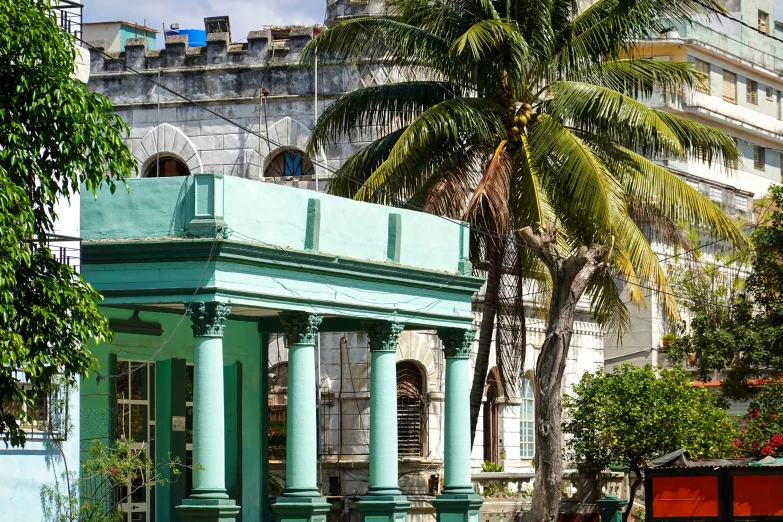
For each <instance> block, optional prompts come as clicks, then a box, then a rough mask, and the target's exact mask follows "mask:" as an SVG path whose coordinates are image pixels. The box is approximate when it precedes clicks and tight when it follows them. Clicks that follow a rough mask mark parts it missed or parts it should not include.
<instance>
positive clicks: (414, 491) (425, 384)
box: [88, 1, 604, 520]
mask: <svg viewBox="0 0 783 522" xmlns="http://www.w3.org/2000/svg"><path fill="white" fill-rule="evenodd" d="M367 8H368V6H367V4H358V3H354V2H343V1H340V2H331V3H330V4H329V6H328V9H327V14H328V18H327V20H326V24H327V25H328V24H330V23H332V22H334V21H335V20H339V19H343V18H344V17H347V16H352V15H355V14H357V13H360V12H363V11H364V10H365V9H367ZM377 8H378V6H376V5H375V4H373V3H371V4H370V5H369V9H371V10H372V9H377ZM321 30H322V27H320V26H290V27H272V28H266V29H263V30H260V31H252V32H250V33H249V34H248V35H247V39H246V40H247V41H246V42H245V43H232V42H230V41H229V36H228V34H227V33H217V34H210V35H208V38H207V45H206V47H196V48H194V47H190V46H188V42H187V37H184V36H175V37H167V38H166V42H165V48H163V49H157V50H153V51H150V50H147V48H146V43H145V42H144V41H143V40H142V39H139V40H138V41H137V40H134V39H129V40H127V41H126V43H125V52H124V53H113V52H108V51H107V50H106V46H105V44H104V43H103V42H91V45H92V46H93V50H92V52H91V76H90V82H89V84H88V86H89V88H90V89H91V90H92V91H94V92H99V93H101V94H104V95H106V96H108V97H109V98H110V99H111V101H112V103H113V105H114V107H115V110H116V111H117V112H118V114H120V116H121V117H122V118H123V119H124V120H125V121H126V122H127V123H128V125H129V126H130V138H129V146H130V148H131V150H132V152H133V155H134V156H135V157H136V159H137V161H138V166H139V174H138V175H139V176H143V177H147V176H170V175H186V174H198V173H218V174H223V175H224V176H237V177H242V178H248V179H252V180H257V181H258V182H266V183H282V184H288V185H293V186H296V187H299V188H303V189H310V190H323V188H324V186H325V182H326V180H327V179H328V177H329V175H330V170H332V169H335V168H337V167H338V166H339V165H341V164H342V162H344V161H345V160H346V159H347V158H348V157H350V156H351V155H352V154H353V153H355V152H356V151H358V150H360V149H361V147H363V146H364V145H365V144H366V143H367V140H366V138H365V137H364V136H362V135H361V133H358V132H357V133H356V135H352V136H348V137H346V138H345V139H344V140H343V141H342V142H340V143H338V144H337V145H335V146H333V147H330V148H329V149H328V150H324V151H320V153H319V155H318V157H316V158H313V159H314V160H315V161H314V162H312V161H309V160H307V159H306V158H305V159H302V156H301V155H299V154H296V153H293V154H292V153H291V149H293V150H295V151H304V148H305V144H306V142H307V140H308V138H309V136H310V133H311V130H312V128H313V124H314V121H315V119H316V118H317V116H318V114H320V113H321V112H323V109H324V108H325V107H326V106H327V105H328V104H329V103H331V102H332V101H334V100H336V99H337V98H338V97H339V96H341V95H342V94H344V93H346V92H351V91H353V90H356V89H358V88H360V87H363V86H369V85H379V84H384V83H389V82H394V81H399V80H403V79H406V78H407V76H406V75H410V74H411V73H410V72H409V71H404V70H401V69H399V68H397V67H390V66H388V65H385V64H378V63H367V64H357V65H348V66H335V65H328V66H323V67H320V66H319V67H318V70H317V78H316V74H315V70H314V69H313V68H310V67H304V66H302V65H299V64H298V63H297V57H298V55H299V52H300V51H301V50H302V48H303V47H304V46H305V45H306V43H307V42H308V41H310V40H311V39H312V38H313V37H314V35H316V34H318V32H319V31H321ZM104 52H107V54H109V56H111V58H107V57H106V56H105V55H104V54H103V53H104ZM123 64H124V65H127V66H128V67H131V68H133V69H135V70H136V71H138V72H139V73H141V75H139V74H136V73H134V72H130V71H128V70H127V69H126V68H125V67H124V66H123ZM142 76H146V77H148V78H151V79H153V80H154V81H156V82H159V83H160V84H162V85H163V86H165V89H164V88H158V87H156V86H155V85H154V84H153V83H151V82H149V81H147V80H146V79H145V78H143V77H142ZM316 84H317V96H316ZM169 90H170V91H169ZM171 91H174V92H175V93H177V94H178V95H175V94H174V93H172V92H171ZM316 98H317V99H316ZM227 120H230V121H227ZM256 134H259V135H261V136H263V137H265V138H268V140H265V139H261V138H259V137H258V136H257V135H256ZM297 158H298V160H299V162H297ZM226 203H227V204H228V205H230V204H231V203H230V202H228V201H227V202H226ZM276 219H277V220H279V221H280V222H281V223H282V222H284V221H285V220H286V216H284V215H280V216H278V217H277V218H276ZM587 312H588V307H587V303H585V304H584V306H583V307H582V308H581V315H580V316H579V319H578V321H577V323H576V325H575V335H574V338H573V341H572V350H571V352H570V356H569V361H568V367H567V371H566V378H565V383H564V388H565V389H569V388H570V386H571V385H572V384H573V383H575V382H577V381H578V380H579V378H580V377H581V375H582V374H583V373H584V372H585V371H595V370H596V369H598V368H600V367H602V366H603V360H604V359H603V337H602V333H601V331H600V329H599V328H598V327H597V325H596V323H595V322H594V321H593V320H592V319H591V318H590V317H589V315H588V313H587ZM479 319H480V315H479V314H478V313H477V314H476V317H475V318H474V325H476V326H478V324H479ZM544 329H545V324H544V322H543V321H542V320H540V319H537V318H535V317H533V316H531V317H530V318H529V320H528V343H529V346H528V350H527V356H526V360H525V361H524V365H523V373H524V376H525V380H524V382H525V386H523V387H522V389H521V390H520V393H519V394H518V395H520V396H517V397H506V396H505V395H504V394H503V391H502V388H501V387H499V382H498V379H497V378H496V376H497V370H496V369H492V370H491V371H490V377H489V378H488V382H487V386H486V389H485V402H484V406H483V408H482V412H483V413H482V417H481V418H480V419H479V421H478V427H477V434H476V440H475V443H474V446H473V452H472V468H473V471H474V472H475V473H478V472H480V470H481V464H482V462H483V461H484V460H492V461H496V462H499V463H501V464H502V465H503V466H504V468H505V472H506V473H508V474H511V475H513V474H520V473H523V474H524V473H527V474H528V476H529V474H530V472H532V470H533V468H532V463H533V462H532V461H533V457H534V455H535V451H534V442H533V417H532V414H533V409H534V407H535V406H534V404H533V399H532V397H533V394H532V390H533V387H534V386H535V375H534V371H533V369H534V368H535V362H536V357H537V353H538V348H540V345H541V343H542V341H543V334H544ZM318 346H319V349H320V357H319V364H318V368H319V400H318V405H319V412H318V415H319V437H320V440H319V452H320V453H319V457H320V458H319V482H320V488H321V492H322V494H324V495H326V496H333V497H335V499H334V501H335V502H338V503H339V502H342V503H343V504H344V508H343V509H344V510H347V511H348V512H349V513H348V516H349V517H353V516H357V515H358V514H356V513H354V514H353V515H351V514H350V510H351V509H352V507H351V503H350V502H347V501H346V500H350V499H352V498H354V497H356V496H359V495H362V494H364V493H365V492H366V489H367V485H368V460H369V459H368V456H369V449H368V444H369V440H368V436H369V435H368V434H369V432H368V430H367V426H368V423H369V360H370V352H369V351H368V349H367V346H368V340H367V338H366V336H365V335H363V334H361V333H350V332H346V333H344V334H342V333H324V334H321V335H320V338H319V344H318ZM474 350H475V345H474ZM396 357H397V365H398V366H397V369H398V406H399V410H400V413H399V415H403V416H405V417H404V418H401V419H400V424H401V425H405V426H406V427H407V428H408V429H406V430H405V432H404V433H403V431H402V429H401V431H400V439H401V442H400V444H401V446H400V447H401V449H400V455H401V456H400V470H399V471H400V487H401V489H402V490H403V493H404V494H408V495H409V497H410V499H411V500H412V502H413V507H412V510H411V514H410V515H409V516H410V517H413V519H419V520H431V519H432V517H433V514H434V510H433V508H432V507H431V504H430V500H431V499H432V498H433V497H432V495H433V494H434V493H435V492H437V491H438V484H439V483H440V482H442V474H443V469H442V468H443V415H442V412H443V400H444V379H443V374H444V370H443V369H444V360H443V350H442V348H441V345H440V341H439V340H438V337H437V335H436V334H435V333H434V332H432V333H427V332H404V333H403V334H402V336H401V337H400V341H399V348H398V350H397V354H396ZM471 357H472V358H475V353H473V354H472V355H471ZM287 359H288V351H287V340H286V339H285V338H284V337H279V338H277V339H276V340H274V341H273V342H272V343H271V344H270V346H269V378H270V400H269V408H270V422H271V423H272V424H273V425H274V424H275V423H280V424H284V423H285V417H284V412H285V408H284V405H285V404H286V401H287ZM490 360H495V356H494V354H493V355H491V359H490ZM465 385H466V386H470V383H469V382H468V383H465ZM485 417H486V418H485ZM403 440H404V441H405V442H404V443H403V442H402V441H403ZM403 444H404V448H403ZM284 468H285V466H284V463H283V462H282V461H273V462H272V463H271V469H272V470H273V471H277V472H278V473H280V474H284ZM341 499H342V500H341ZM351 519H353V518H351Z"/></svg>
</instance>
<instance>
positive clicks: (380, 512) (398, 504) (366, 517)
mask: <svg viewBox="0 0 783 522" xmlns="http://www.w3.org/2000/svg"><path fill="white" fill-rule="evenodd" d="M356 507H357V508H358V509H359V512H360V513H361V514H362V522H405V519H406V517H407V514H408V509H409V508H410V507H411V503H410V502H408V497H405V496H402V495H365V496H363V497H362V498H361V499H360V500H359V502H357V503H356Z"/></svg>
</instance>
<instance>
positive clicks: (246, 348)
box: [81, 308, 265, 522]
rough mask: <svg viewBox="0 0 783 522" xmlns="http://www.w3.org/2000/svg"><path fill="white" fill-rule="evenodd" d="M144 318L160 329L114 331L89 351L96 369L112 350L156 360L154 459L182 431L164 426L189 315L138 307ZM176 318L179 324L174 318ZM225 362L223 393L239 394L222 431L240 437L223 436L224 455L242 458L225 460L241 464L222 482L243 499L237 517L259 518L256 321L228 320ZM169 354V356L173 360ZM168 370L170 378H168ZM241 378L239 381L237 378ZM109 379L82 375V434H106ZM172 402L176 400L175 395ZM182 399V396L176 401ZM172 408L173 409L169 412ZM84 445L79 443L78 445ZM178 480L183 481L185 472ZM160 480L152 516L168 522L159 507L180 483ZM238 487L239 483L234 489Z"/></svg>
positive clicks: (177, 384)
mask: <svg viewBox="0 0 783 522" xmlns="http://www.w3.org/2000/svg"><path fill="white" fill-rule="evenodd" d="M103 312H104V314H105V315H106V316H107V317H108V318H109V319H111V318H117V319H128V318H129V317H130V316H131V314H132V312H131V311H130V310H119V309H111V308H103ZM141 318H142V319H143V320H144V321H150V322H160V323H161V326H162V327H163V335H161V336H160V337H157V336H146V335H133V334H122V333H118V334H115V337H114V341H113V342H112V343H111V344H102V345H98V346H90V349H91V350H92V353H93V355H94V356H95V357H96V358H97V359H98V363H99V370H98V371H99V372H100V373H101V374H108V373H110V370H109V366H110V357H111V354H116V356H117V357H118V358H119V359H132V360H138V361H146V360H148V359H150V358H152V359H154V361H155V362H156V363H157V364H156V374H157V379H156V380H157V383H156V384H157V386H156V391H157V393H156V397H155V399H156V413H157V415H156V423H157V436H156V441H157V447H156V454H157V456H158V459H162V458H165V456H166V453H167V451H168V448H167V447H166V446H171V445H172V438H175V437H177V436H180V437H181V436H183V434H181V433H176V432H171V430H170V429H168V430H167V429H164V428H166V427H170V426H171V415H172V407H171V404H172V395H177V394H179V395H180V396H181V397H184V388H185V381H184V378H182V377H180V378H176V376H177V375H180V376H181V375H183V374H182V372H181V371H179V372H178V371H176V367H177V365H178V364H179V365H180V368H181V367H183V364H182V363H183V361H179V362H178V361H177V360H178V359H182V360H184V361H186V362H188V363H192V362H193V352H194V342H193V333H192V330H191V328H190V320H189V319H188V318H184V319H183V320H182V321H181V322H180V318H181V316H179V315H175V314H163V313H153V312H142V313H141ZM178 323H179V324H178ZM172 333H173V336H172V338H171V341H170V342H169V343H168V344H166V345H165V346H163V347H162V348H161V346H162V345H163V343H164V342H165V341H166V340H167V339H168V338H169V336H171V335H172ZM223 350H224V365H225V375H226V377H227V379H226V388H227V395H226V397H227V398H229V397H230V398H234V400H236V399H238V398H241V409H237V408H234V409H233V410H232V411H227V412H226V424H227V426H228V425H229V424H230V425H231V427H230V428H227V430H226V431H227V434H229V435H230V436H231V441H236V440H240V441H241V443H240V445H239V447H237V445H236V444H233V445H232V443H231V442H230V441H228V440H227V446H228V448H227V451H226V453H227V456H228V457H230V458H232V459H236V458H237V457H241V460H242V463H241V464H238V463H236V462H235V463H232V465H231V466H227V467H228V468H229V470H230V472H237V471H239V470H241V476H239V477H229V478H228V480H227V485H230V486H231V488H232V489H233V490H234V491H241V499H237V501H238V503H241V505H242V517H243V519H244V520H261V515H260V511H261V505H260V499H259V494H258V493H259V491H261V489H262V486H261V484H262V476H261V470H262V466H261V449H262V447H261V444H262V441H261V433H263V431H262V429H261V426H262V425H261V413H262V412H263V411H265V408H263V407H262V403H261V384H262V366H263V365H262V350H261V334H259V333H258V324H257V323H256V322H243V321H233V320H230V321H228V323H227V325H226V329H225V333H224V338H223ZM172 359H173V361H172ZM170 375H174V376H175V378H174V379H171V378H170V377H168V376H170ZM239 382H241V386H240V385H239V384H238V383H239ZM109 391H110V385H109V382H108V381H107V380H101V381H100V382H96V375H93V376H91V377H89V378H87V379H85V380H84V381H83V384H82V386H81V412H82V416H81V419H82V420H81V429H82V434H81V436H82V439H83V441H86V439H93V438H103V439H108V438H109V436H110V429H111V424H110V419H109V411H110V409H111V407H112V401H111V397H110V393H109ZM175 402H176V401H175ZM181 403H182V405H184V402H181ZM174 414H176V412H175V413H174ZM240 427H241V428H240ZM83 447H84V445H83ZM179 481H182V482H184V476H182V477H180V479H179ZM179 481H178V484H174V485H166V486H161V487H160V488H159V491H157V492H156V493H157V503H158V506H157V507H158V509H157V513H158V517H157V522H169V521H170V520H171V519H169V518H167V517H166V515H167V514H168V513H167V510H166V509H164V508H163V506H165V505H166V503H170V502H171V497H172V496H173V495H176V491H174V490H172V489H170V488H175V489H177V488H179V487H181V486H182V485H181V484H179ZM237 488H238V489H237Z"/></svg>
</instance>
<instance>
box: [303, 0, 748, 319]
mask: <svg viewBox="0 0 783 522" xmlns="http://www.w3.org/2000/svg"><path fill="white" fill-rule="evenodd" d="M707 3H708V4H709V6H712V7H714V8H715V9H719V10H720V9H721V7H720V3H719V2H717V1H714V2H713V1H712V0H710V1H709V2H707ZM386 4H387V10H386V12H385V13H383V16H377V17H374V16H371V17H365V18H359V19H351V20H346V21H343V22H339V23H336V24H334V25H333V26H331V27H329V28H328V29H327V30H326V31H324V32H323V33H321V34H320V35H318V36H317V37H316V38H315V39H313V41H312V42H310V43H309V44H308V45H307V47H306V48H305V50H304V51H303V53H302V60H303V61H304V62H305V63H312V62H314V61H315V58H316V56H317V58H318V60H319V61H320V62H321V63H334V62H337V63H353V62H356V61H359V60H380V59H383V60H385V61H387V62H389V63H393V64H397V65H401V66H405V67H409V68H411V69H412V70H413V71H415V72H416V73H417V74H416V79H415V80H413V81H400V82H398V83H391V84H388V85H382V86H372V87H367V88H363V89H359V90H358V91H356V92H353V93H350V94H346V95H345V96H343V97H341V98H340V99H339V100H337V101H336V102H335V103H333V104H332V105H330V106H329V107H328V108H327V109H326V110H325V111H324V113H323V114H322V116H321V117H320V118H319V121H318V123H317V125H316V127H315V129H314V131H313V134H312V137H311V140H310V143H309V144H308V147H309V150H310V151H317V150H320V148H321V147H324V146H328V145H330V144H332V143H333V142H335V141H337V140H338V139H341V137H342V136H346V135H348V136H353V135H354V134H355V133H356V132H357V130H362V131H366V130H369V129H376V130H379V131H380V132H379V134H378V135H377V136H376V137H377V139H376V140H375V141H374V142H372V143H371V144H370V145H369V146H368V147H367V148H365V149H364V150H362V151H360V152H359V153H357V154H356V155H354V156H353V157H351V158H350V159H349V160H348V161H347V162H345V164H343V166H342V167H341V168H340V170H339V171H338V173H337V174H336V175H335V176H334V177H332V178H331V179H330V181H329V187H328V188H329V190H330V191H331V192H333V193H335V194H338V195H342V196H346V197H353V198H356V199H360V200H365V201H374V202H378V203H384V204H390V205H395V206H411V207H414V208H419V207H423V209H424V210H425V211H429V212H436V213H439V214H445V215H448V216H451V217H457V218H462V219H466V220H467V221H469V222H471V224H473V225H475V226H476V227H477V228H481V229H485V230H488V231H489V232H490V233H494V234H496V235H499V236H501V237H508V236H509V235H512V236H513V232H514V230H519V229H521V228H523V227H525V226H532V225H534V224H535V223H536V222H541V223H543V224H545V225H547V226H549V225H552V224H555V223H556V224H557V227H558V242H559V248H560V250H561V252H562V254H563V255H566V254H568V253H573V252H574V251H576V249H578V248H579V247H581V246H583V245H587V246H589V245H591V244H592V243H601V244H606V245H608V244H609V243H610V242H613V244H614V249H613V255H612V259H611V260H610V262H611V265H612V269H613V270H614V271H615V272H616V273H618V274H620V276H621V277H622V278H624V279H627V280H628V281H630V282H631V283H639V284H643V285H644V286H653V287H654V288H655V289H656V290H661V291H662V293H661V294H659V295H662V296H664V297H663V305H664V308H665V310H666V312H667V313H668V314H669V316H670V318H672V319H677V318H678V317H679V315H678V314H679V312H678V307H677V304H676V303H675V302H674V299H673V297H672V296H673V295H674V292H673V291H672V290H671V288H670V283H669V280H668V278H667V275H666V273H665V271H664V270H663V269H662V267H661V266H660V263H659V262H658V258H657V257H656V255H655V253H654V252H653V251H652V248H651V247H650V245H649V244H648V242H647V241H646V239H645V237H644V235H643V234H642V233H641V229H640V227H642V226H644V225H648V224H650V222H651V221H655V222H656V224H658V225H665V226H666V227H668V228H669V229H671V230H673V231H679V232H680V234H672V235H670V236H668V238H670V239H673V240H676V239H677V238H676V236H677V235H679V236H681V235H682V233H681V232H682V231H681V227H680V225H679V223H683V222H687V223H689V224H690V225H692V226H695V227H698V228H700V229H702V230H709V231H711V232H714V233H715V234H717V235H719V236H721V237H724V238H726V239H727V240H728V241H730V242H732V243H733V244H735V245H736V246H738V247H740V248H743V247H746V246H747V241H746V238H745V237H744V236H743V234H742V232H741V230H740V228H739V227H738V226H737V224H736V223H735V222H733V221H732V220H730V219H729V218H727V217H726V216H725V215H724V214H723V213H722V212H721V211H720V209H718V208H717V207H716V206H715V205H714V204H713V203H711V202H710V201H709V200H708V199H707V198H705V197H704V196H703V195H702V194H700V193H699V192H698V191H697V190H695V189H693V188H691V187H690V186H688V185H687V184H686V183H684V182H683V181H682V180H680V179H678V178H677V177H676V176H674V175H673V174H672V173H670V172H669V171H667V170H666V169H664V168H662V167H660V166H659V165H657V164H655V163H654V162H653V161H650V158H653V159H660V158H681V159H688V160H693V159H700V160H702V161H705V162H707V163H710V164H712V163H716V162H721V163H723V164H724V165H726V166H728V167H731V166H733V165H735V164H736V162H737V158H738V150H737V147H736V145H735V144H734V142H733V140H732V139H731V138H730V137H729V136H727V135H726V134H724V133H723V132H720V131H718V130H715V129H712V128H709V127H706V126H703V125H700V124H698V123H694V122H693V121H691V120H687V119H684V118H681V117H679V116H676V115H673V114H671V113H670V112H665V111H660V110H657V109H654V108H650V107H647V106H645V105H644V104H643V103H640V102H639V101H637V100H636V99H635V97H637V96H648V95H651V94H652V93H654V92H664V93H666V94H667V95H676V94H673V93H678V92H683V91H687V90H688V89H691V88H693V87H694V86H696V85H697V84H698V83H699V82H701V81H703V79H704V78H703V75H701V73H699V72H698V71H696V70H695V69H694V67H693V66H692V65H691V64H687V63H674V62H660V61H655V60H648V59H636V58H626V57H624V56H626V55H627V54H628V53H629V51H632V48H633V45H634V44H633V42H634V41H636V40H637V39H638V38H645V37H657V35H659V33H660V31H661V30H663V29H665V28H666V27H667V26H668V22H667V18H668V17H690V16H694V15H696V14H699V15H700V16H705V15H706V16H710V15H711V13H712V12H711V11H709V10H707V9H705V3H704V2H702V1H701V0H699V1H696V0H654V1H652V2H643V3H641V2H630V3H628V2H618V1H617V0H600V1H598V2H595V3H593V4H592V5H591V6H590V7H588V8H586V9H584V10H583V11H581V12H580V11H579V8H578V6H577V3H574V2H540V1H538V0H516V1H514V2H502V1H491V2H486V1H483V0H467V1H466V0H443V1H440V2H437V3H435V4H433V3H432V2H429V1H427V0H390V1H388V2H386ZM639 152H641V153H642V154H644V156H643V155H640V154H639ZM473 254H474V255H473V257H474V259H473V263H474V266H486V262H487V259H480V258H479V257H480V256H481V254H480V253H479V252H478V251H477V252H474V253H473ZM528 264H530V265H531V266H529V267H527V268H526V275H528V274H530V275H533V277H534V279H535V278H537V280H538V282H539V283H540V284H542V285H543V286H544V287H546V286H547V285H548V284H549V283H550V282H549V281H548V278H549V274H548V272H547V270H545V269H544V268H543V267H542V266H541V265H540V263H539V262H538V260H537V259H531V260H530V261H529V263H528ZM505 284H508V283H505ZM628 289H629V290H630V298H631V299H630V301H631V302H632V303H634V304H642V303H643V301H644V296H643V294H642V291H641V288H640V287H639V286H635V285H632V286H630V287H629V288H628ZM590 290H591V292H592V294H593V296H594V297H593V309H594V312H595V315H596V317H597V318H598V320H599V321H600V322H601V323H603V324H605V325H606V326H607V327H608V328H609V329H611V330H615V331H623V329H624V328H626V327H627V325H628V314H627V311H626V309H625V305H626V303H625V299H621V298H619V293H618V292H619V290H618V288H617V286H616V285H614V284H611V281H609V282H608V283H605V282H603V280H602V281H596V282H595V283H594V284H592V285H591V288H590ZM534 295H537V296H539V297H540V296H547V295H548V292H546V291H544V292H535V293H534ZM544 299H545V297H544Z"/></svg>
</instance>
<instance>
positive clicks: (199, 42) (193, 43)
mask: <svg viewBox="0 0 783 522" xmlns="http://www.w3.org/2000/svg"><path fill="white" fill-rule="evenodd" d="M183 34H186V35H188V47H205V46H206V45H207V32H206V31H205V30H204V29H170V30H168V31H166V36H182V35H183Z"/></svg>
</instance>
